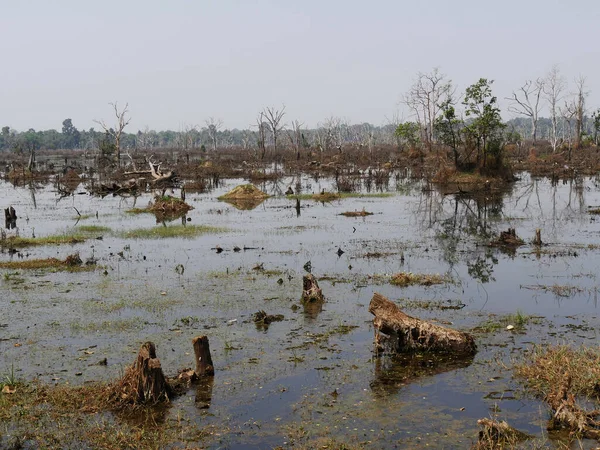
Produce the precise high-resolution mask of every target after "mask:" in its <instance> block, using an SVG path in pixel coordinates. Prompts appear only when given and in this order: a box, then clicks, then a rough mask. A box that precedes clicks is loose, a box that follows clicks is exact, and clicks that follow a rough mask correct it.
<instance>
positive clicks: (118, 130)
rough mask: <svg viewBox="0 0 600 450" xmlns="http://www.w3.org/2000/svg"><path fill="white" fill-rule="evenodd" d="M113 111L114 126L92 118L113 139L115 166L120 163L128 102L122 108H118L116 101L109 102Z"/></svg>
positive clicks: (127, 122) (126, 122)
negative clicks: (114, 117) (115, 120)
mask: <svg viewBox="0 0 600 450" xmlns="http://www.w3.org/2000/svg"><path fill="white" fill-rule="evenodd" d="M109 105H111V106H112V107H113V109H114V111H115V116H116V118H117V123H116V126H115V127H114V128H112V127H109V126H108V125H106V122H104V120H94V122H96V123H97V124H98V125H100V126H101V127H102V128H103V129H104V131H105V132H106V133H107V134H108V135H109V136H111V137H112V138H113V139H114V140H115V163H116V165H117V167H120V165H121V135H122V134H123V130H124V129H125V127H126V126H127V125H128V124H129V121H130V120H131V117H127V113H128V112H129V109H128V108H129V103H125V107H124V108H123V109H119V105H118V103H117V102H114V103H109Z"/></svg>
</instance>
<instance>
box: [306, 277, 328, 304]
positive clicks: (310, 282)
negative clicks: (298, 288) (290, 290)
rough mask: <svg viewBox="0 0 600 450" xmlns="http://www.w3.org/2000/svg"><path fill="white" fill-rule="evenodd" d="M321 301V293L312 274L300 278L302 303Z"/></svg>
mask: <svg viewBox="0 0 600 450" xmlns="http://www.w3.org/2000/svg"><path fill="white" fill-rule="evenodd" d="M323 300H324V298H323V291H322V290H321V288H320V287H319V283H317V279H316V278H315V276H314V275H313V274H312V273H308V274H306V275H304V277H303V278H302V303H315V302H322V301H323Z"/></svg>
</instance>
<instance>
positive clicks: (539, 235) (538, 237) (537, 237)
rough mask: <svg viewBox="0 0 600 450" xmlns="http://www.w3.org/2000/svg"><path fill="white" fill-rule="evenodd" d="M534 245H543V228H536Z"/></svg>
mask: <svg viewBox="0 0 600 450" xmlns="http://www.w3.org/2000/svg"><path fill="white" fill-rule="evenodd" d="M533 245H537V246H538V247H539V246H541V245H542V230H540V229H539V228H536V230H535V238H534V239H533Z"/></svg>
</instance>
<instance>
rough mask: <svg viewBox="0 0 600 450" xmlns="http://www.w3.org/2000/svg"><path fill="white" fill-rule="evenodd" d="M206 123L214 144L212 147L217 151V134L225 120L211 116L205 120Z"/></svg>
mask: <svg viewBox="0 0 600 450" xmlns="http://www.w3.org/2000/svg"><path fill="white" fill-rule="evenodd" d="M204 122H205V123H206V129H207V131H208V137H209V139H210V142H211V144H212V148H213V150H214V151H217V134H218V133H219V130H220V129H221V127H222V126H223V121H222V120H221V119H215V118H214V117H209V118H208V119H206V120H205V121H204Z"/></svg>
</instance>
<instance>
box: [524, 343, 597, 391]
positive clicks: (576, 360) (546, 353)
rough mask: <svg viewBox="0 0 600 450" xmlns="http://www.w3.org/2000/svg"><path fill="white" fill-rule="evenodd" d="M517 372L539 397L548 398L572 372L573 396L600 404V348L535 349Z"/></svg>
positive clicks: (546, 347)
mask: <svg viewBox="0 0 600 450" xmlns="http://www.w3.org/2000/svg"><path fill="white" fill-rule="evenodd" d="M513 371H514V373H515V376H516V377H517V378H521V379H523V380H524V381H525V385H526V386H527V388H528V390H529V391H530V392H531V393H533V394H534V395H535V396H536V397H539V398H544V397H545V396H546V395H547V394H548V393H550V392H552V391H553V390H554V389H555V388H556V386H559V385H560V384H561V383H562V382H563V378H564V374H565V373H567V372H568V373H569V374H571V377H572V382H571V390H570V392H571V393H572V394H573V395H576V396H577V395H584V396H588V397H593V398H595V399H599V400H600V389H599V382H600V348H598V347H579V348H572V347H569V346H567V345H552V346H541V345H539V346H535V347H534V348H533V349H532V350H531V352H530V353H529V354H528V355H527V357H526V358H524V359H523V360H522V361H519V362H518V363H517V364H515V365H514V367H513Z"/></svg>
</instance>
